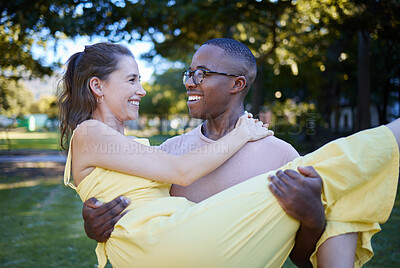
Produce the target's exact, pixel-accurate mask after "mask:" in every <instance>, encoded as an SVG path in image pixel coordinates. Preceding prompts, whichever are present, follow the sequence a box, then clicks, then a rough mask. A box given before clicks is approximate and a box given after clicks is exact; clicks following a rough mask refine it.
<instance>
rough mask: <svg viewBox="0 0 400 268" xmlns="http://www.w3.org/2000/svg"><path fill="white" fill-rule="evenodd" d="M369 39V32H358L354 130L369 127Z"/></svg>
mask: <svg viewBox="0 0 400 268" xmlns="http://www.w3.org/2000/svg"><path fill="white" fill-rule="evenodd" d="M370 49H371V40H370V37H369V33H368V32H365V31H359V32H358V60H357V61H358V66H357V76H358V77H357V79H358V90H357V92H358V94H357V117H356V130H357V131H359V130H362V129H367V128H369V127H371V114H370V91H371V82H370V80H371V75H370V70H371V59H370Z"/></svg>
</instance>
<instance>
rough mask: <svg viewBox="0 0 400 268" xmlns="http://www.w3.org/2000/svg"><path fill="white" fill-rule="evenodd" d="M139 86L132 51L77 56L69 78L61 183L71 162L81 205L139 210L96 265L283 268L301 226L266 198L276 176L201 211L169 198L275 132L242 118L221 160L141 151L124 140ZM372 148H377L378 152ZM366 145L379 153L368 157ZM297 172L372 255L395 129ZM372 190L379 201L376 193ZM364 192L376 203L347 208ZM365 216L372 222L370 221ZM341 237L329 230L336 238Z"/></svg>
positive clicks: (385, 200)
mask: <svg viewBox="0 0 400 268" xmlns="http://www.w3.org/2000/svg"><path fill="white" fill-rule="evenodd" d="M139 77H140V76H139V71H138V68H137V64H136V61H135V60H134V57H133V56H132V54H131V52H130V51H129V50H128V49H126V48H125V47H123V46H119V45H115V44H107V43H100V44H96V45H93V46H89V47H86V48H85V51H84V52H81V53H76V54H74V55H73V56H72V57H71V58H70V60H69V63H68V68H67V71H66V73H65V76H64V79H63V82H64V91H63V94H62V95H61V98H60V103H61V132H62V139H63V141H64V146H66V145H67V144H68V143H67V142H66V140H67V138H68V136H69V135H70V134H71V133H72V131H73V130H74V129H75V128H76V130H75V132H74V133H73V135H72V137H71V143H70V150H69V155H68V160H67V165H66V172H65V182H66V183H67V184H68V183H69V174H70V169H71V163H72V174H73V178H74V182H75V185H76V186H77V188H76V190H77V192H78V193H79V195H80V196H81V198H82V200H86V199H88V198H89V197H92V196H94V197H97V198H98V199H100V200H102V201H105V202H108V201H110V200H112V199H113V198H114V197H116V196H118V195H124V196H126V197H128V198H130V199H131V200H132V203H131V205H130V207H129V209H130V210H134V211H135V212H134V213H130V214H127V215H126V216H124V217H123V218H122V219H121V220H120V221H119V222H118V224H117V225H116V226H115V229H114V232H113V233H112V235H111V237H110V239H109V240H108V241H107V243H105V244H98V247H97V249H96V253H97V255H98V259H99V264H100V266H104V265H105V263H106V261H107V260H106V257H108V259H109V260H110V262H111V264H112V265H114V266H116V267H132V266H133V267H136V266H138V267H159V266H162V267H196V266H199V267H200V266H201V267H226V266H229V267H231V266H232V267H243V266H244V265H247V266H251V267H260V266H268V267H279V266H281V265H282V263H283V262H284V260H285V259H286V257H287V255H288V254H289V252H290V249H291V247H292V245H293V241H294V237H295V234H296V231H297V229H298V227H299V223H298V222H297V221H295V220H293V219H292V218H290V217H288V216H287V215H286V214H285V213H284V212H283V210H282V209H281V208H280V206H279V204H278V203H277V202H276V200H275V198H274V197H273V196H272V194H271V193H270V192H269V191H268V189H267V188H268V187H267V179H266V178H267V176H268V175H270V174H272V173H273V172H269V173H267V174H263V175H260V176H257V177H255V178H253V179H250V180H248V181H246V182H244V183H241V184H239V185H237V186H234V187H232V188H230V189H228V190H226V191H223V192H221V193H219V194H217V195H215V196H213V197H211V198H209V199H207V200H205V201H203V202H201V203H199V204H192V203H191V202H189V201H187V200H186V199H184V198H176V197H170V196H169V194H168V192H169V187H170V184H171V183H174V184H180V185H188V184H190V183H191V182H193V181H194V180H195V179H197V178H199V177H201V176H203V175H205V174H206V173H208V172H210V171H211V170H213V169H215V168H216V167H218V166H219V165H220V164H221V163H222V162H223V161H225V160H226V159H227V158H228V157H229V156H230V155H232V154H233V153H234V152H236V151H237V150H238V149H239V148H240V147H241V146H242V145H244V143H246V142H247V141H249V140H252V139H257V138H261V137H264V136H266V135H268V134H270V133H269V132H268V131H267V130H266V129H265V128H262V127H261V123H255V122H253V121H252V120H251V119H247V118H245V117H242V118H241V119H240V120H239V122H238V127H237V128H235V130H234V131H232V132H231V133H230V134H228V135H226V136H225V137H224V138H223V139H221V140H219V142H220V143H219V144H229V146H227V147H226V146H220V147H218V148H221V147H222V148H227V149H226V152H225V151H224V152H223V153H221V151H217V150H216V148H217V147H216V146H215V145H213V144H210V146H204V147H203V148H200V149H199V150H197V151H194V152H191V153H188V154H186V155H184V156H179V157H174V156H170V155H168V154H165V153H163V152H161V151H158V150H157V149H154V148H152V147H148V146H145V145H140V144H139V143H137V142H135V141H132V140H130V139H129V138H127V137H125V136H123V121H125V120H132V119H136V118H137V117H138V108H139V101H140V98H141V97H143V96H144V95H145V91H144V90H143V88H142V87H141V86H140V83H139ZM90 119H92V120H90ZM93 119H94V120H93ZM79 124H80V125H79ZM78 125H79V127H78ZM249 129H250V130H249ZM374 143H375V144H378V143H379V146H377V148H375V147H372V144H374ZM365 145H371V148H372V149H374V150H375V151H374V152H373V154H372V155H370V156H369V155H368V154H369V153H370V151H371V150H370V149H371V148H368V146H365ZM361 156H362V158H361ZM354 159H355V160H356V161H353V162H351V161H349V160H354ZM377 160H379V161H378V162H377ZM299 165H314V166H315V168H316V169H317V171H318V172H319V173H320V174H321V175H322V178H323V180H324V193H323V195H322V198H323V202H324V204H325V206H326V215H327V219H331V220H332V221H339V222H340V221H354V222H359V225H358V226H357V229H355V230H351V231H352V232H360V235H362V236H363V238H365V245H367V246H368V245H369V241H370V238H371V236H372V233H373V232H374V231H376V228H377V227H376V225H375V223H376V222H378V221H382V220H385V218H387V217H388V215H389V213H390V210H391V207H392V205H393V199H394V192H395V187H393V186H394V185H395V184H396V183H397V177H396V176H397V172H398V149H397V144H396V140H395V139H394V137H393V135H392V133H391V132H390V130H388V129H387V128H386V127H381V128H379V129H375V130H370V131H369V132H364V133H361V134H358V135H355V136H353V137H350V138H349V139H346V140H339V141H336V142H334V143H332V144H330V145H328V146H325V147H323V148H322V149H320V150H318V151H317V152H315V153H313V154H310V155H308V156H306V157H304V158H298V159H296V160H295V161H293V162H292V163H289V164H287V165H285V166H284V167H283V168H284V169H286V168H295V167H297V166H299ZM339 167H345V168H342V169H339ZM111 170H117V171H119V172H122V173H119V172H115V171H111ZM339 171H340V172H339ZM128 174H130V175H128ZM131 175H136V176H140V177H142V178H140V177H135V176H131ZM143 178H149V180H147V179H143ZM337 178H339V180H338V179H337ZM349 178H352V179H351V180H350V179H349ZM353 178H354V179H353ZM150 179H151V180H150ZM153 180H155V181H153ZM70 185H71V187H75V186H74V185H73V184H70ZM371 189H373V190H371ZM376 189H379V190H381V191H382V192H379V193H376ZM365 193H368V194H369V196H372V198H371V200H365V202H364V203H361V204H360V206H358V207H357V209H353V210H348V209H347V210H344V209H343V208H344V205H345V204H349V202H355V200H356V201H358V200H360V198H362V197H364V196H365ZM374 194H375V196H374ZM364 199H365V197H364ZM376 200H379V201H380V202H379V204H377V203H376ZM382 208H383V209H382ZM366 210H368V211H369V212H371V213H370V214H366V213H365V211H366ZM131 215H132V216H131ZM336 231H337V230H331V229H330V227H329V226H328V232H331V234H332V233H335V232H336ZM361 246H363V245H361Z"/></svg>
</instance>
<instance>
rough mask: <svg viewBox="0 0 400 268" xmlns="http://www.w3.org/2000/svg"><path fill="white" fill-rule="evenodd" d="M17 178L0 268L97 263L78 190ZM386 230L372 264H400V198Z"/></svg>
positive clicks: (10, 184)
mask: <svg viewBox="0 0 400 268" xmlns="http://www.w3.org/2000/svg"><path fill="white" fill-rule="evenodd" d="M17 182H19V179H18V177H15V179H14V180H13V178H10V177H8V178H7V182H5V178H4V177H3V176H1V175H0V228H1V230H2V235H1V236H0V248H1V250H0V266H1V267H94V265H95V264H96V256H95V253H94V249H95V246H96V243H95V242H94V241H92V240H90V239H89V238H87V237H86V235H85V232H84V229H83V220H82V218H81V208H82V203H81V201H80V199H79V197H78V196H77V194H76V193H75V192H74V191H73V190H72V189H70V188H68V187H65V186H64V185H63V184H62V183H61V179H60V177H58V178H50V179H49V178H43V179H37V178H36V179H35V180H34V181H29V180H28V181H24V182H23V183H17ZM382 228H383V231H382V232H380V233H379V234H378V235H377V236H376V237H375V238H374V240H373V245H374V248H375V254H376V255H375V257H374V258H373V259H372V261H371V262H370V263H369V264H368V265H367V267H400V241H399V230H400V197H399V196H397V199H396V204H395V209H394V211H393V212H392V215H391V217H390V219H389V221H388V222H387V223H386V224H384V225H383V226H382ZM284 267H294V266H293V265H292V264H290V261H288V262H287V263H286V264H285V265H284Z"/></svg>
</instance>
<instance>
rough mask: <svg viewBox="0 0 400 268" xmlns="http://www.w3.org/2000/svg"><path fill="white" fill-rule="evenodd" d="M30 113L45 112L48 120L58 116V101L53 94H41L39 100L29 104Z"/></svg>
mask: <svg viewBox="0 0 400 268" xmlns="http://www.w3.org/2000/svg"><path fill="white" fill-rule="evenodd" d="M30 112H31V113H32V114H46V115H47V116H48V118H49V119H50V120H54V119H57V118H58V113H59V110H58V102H57V97H56V96H54V95H42V96H40V98H39V100H38V101H36V102H34V103H33V104H32V106H31V109H30Z"/></svg>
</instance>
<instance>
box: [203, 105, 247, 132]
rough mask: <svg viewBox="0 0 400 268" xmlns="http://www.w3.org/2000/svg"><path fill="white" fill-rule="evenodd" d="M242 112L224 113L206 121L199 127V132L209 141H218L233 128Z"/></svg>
mask: <svg viewBox="0 0 400 268" xmlns="http://www.w3.org/2000/svg"><path fill="white" fill-rule="evenodd" d="M243 114H244V110H243V109H241V110H238V111H235V112H230V113H224V114H221V115H219V116H217V117H216V118H212V119H207V120H206V121H205V122H204V123H203V124H202V126H201V132H202V133H203V135H204V136H206V137H207V138H209V139H211V140H218V139H220V138H222V137H223V136H225V135H226V134H228V133H229V132H230V131H232V129H234V128H235V125H236V122H237V120H238V119H239V117H240V116H242V115H243Z"/></svg>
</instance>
